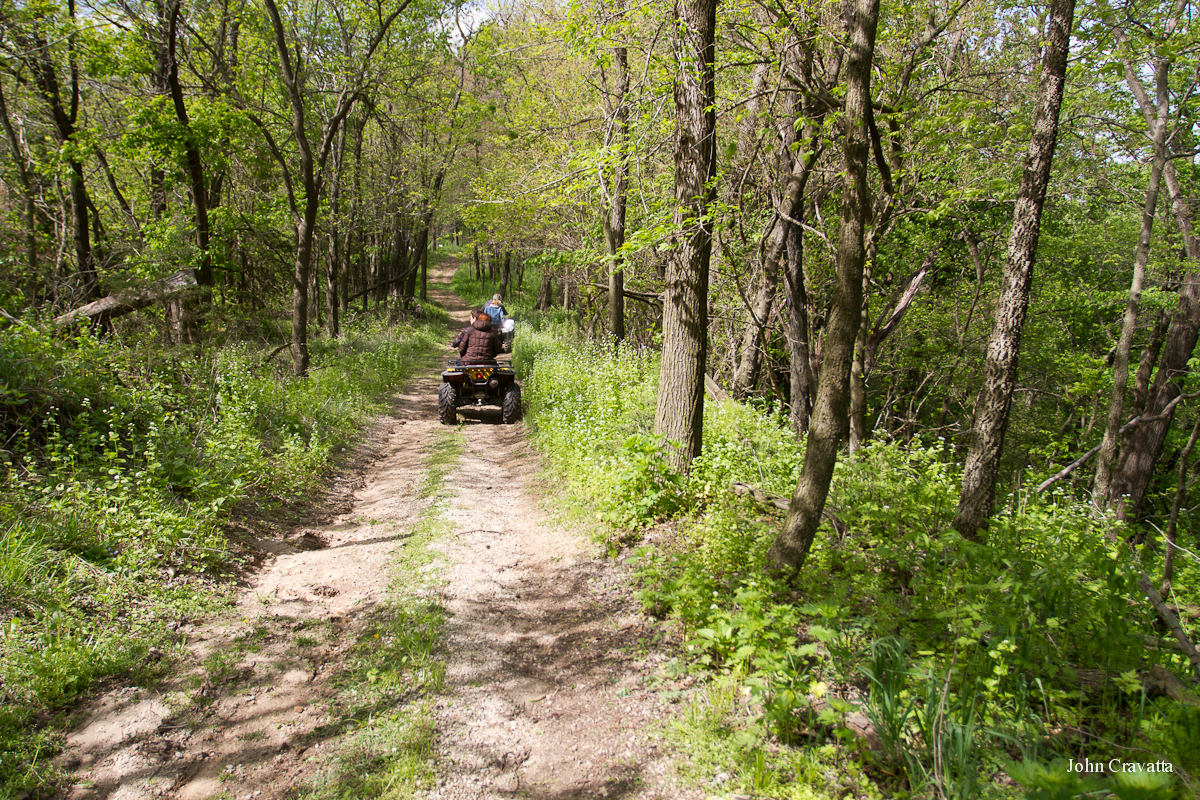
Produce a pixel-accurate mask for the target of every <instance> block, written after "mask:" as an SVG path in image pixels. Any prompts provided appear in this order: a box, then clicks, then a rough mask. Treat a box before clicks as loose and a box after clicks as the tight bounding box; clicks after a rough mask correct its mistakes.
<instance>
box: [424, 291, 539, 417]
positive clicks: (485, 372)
mask: <svg viewBox="0 0 1200 800" xmlns="http://www.w3.org/2000/svg"><path fill="white" fill-rule="evenodd" d="M454 344H455V345H457V347H458V354H459V359H458V360H457V361H451V362H450V363H449V364H448V365H447V368H446V370H445V371H443V372H442V385H441V388H439V389H438V419H439V420H440V421H441V422H442V424H443V425H454V424H456V422H457V421H458V414H457V411H458V408H459V407H460V406H467V405H474V406H483V405H498V406H500V409H501V410H500V419H501V421H502V422H503V423H504V424H505V425H511V424H512V423H514V422H516V421H517V420H518V419H520V417H521V387H520V386H518V385H517V374H516V372H514V371H513V368H512V365H511V364H509V363H507V362H497V361H496V356H497V355H499V354H500V338H499V336H498V335H497V334H496V332H495V331H494V330H492V320H491V317H490V316H489V315H488V314H487V313H483V312H481V313H479V314H476V315H475V319H474V321H473V322H472V323H471V324H470V325H469V326H467V327H466V328H463V330H462V332H461V333H459V335H458V337H457V338H456V339H455V340H454Z"/></svg>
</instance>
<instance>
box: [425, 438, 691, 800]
mask: <svg viewBox="0 0 1200 800" xmlns="http://www.w3.org/2000/svg"><path fill="white" fill-rule="evenodd" d="M463 431H464V433H465V434H466V436H467V441H468V447H467V452H466V453H465V454H464V455H463V456H462V458H461V459H460V461H459V465H458V469H457V470H456V471H455V472H454V473H453V474H452V475H450V476H448V478H447V484H448V488H451V489H452V490H453V491H454V494H453V496H452V498H451V500H450V502H449V506H448V508H446V510H445V511H443V516H445V517H446V518H447V519H449V520H450V521H451V523H452V526H453V530H454V534H453V535H452V536H451V537H449V538H448V539H447V540H445V541H444V542H443V543H442V545H441V549H442V550H443V552H444V553H445V555H446V564H447V566H446V568H445V573H444V574H445V577H446V579H447V586H446V588H445V590H444V592H443V598H444V602H445V604H446V607H447V609H448V611H449V612H450V614H451V616H450V618H449V621H448V623H447V626H446V638H447V648H448V649H449V652H450V663H449V668H448V681H447V682H448V684H449V690H448V691H449V696H448V697H447V698H444V699H443V700H441V701H440V702H439V703H438V704H437V712H436V719H437V728H438V735H439V745H440V751H441V752H440V755H441V758H440V761H439V769H440V770H441V772H442V775H441V777H440V778H439V782H438V786H437V787H435V788H434V789H433V790H431V791H430V792H429V793H428V794H427V797H429V798H468V797H471V798H473V797H494V796H504V795H512V794H514V793H517V794H519V796H521V797H531V798H569V797H580V798H583V797H597V798H604V797H608V798H612V797H686V796H690V795H689V794H688V793H686V792H683V791H682V790H680V789H679V788H678V787H676V786H674V785H673V782H672V780H671V769H670V760H669V759H668V758H667V756H666V755H665V754H664V752H663V750H662V745H661V744H660V743H659V742H658V741H657V739H656V735H655V732H656V731H657V730H658V724H657V723H656V722H655V720H657V719H659V718H660V717H661V716H662V715H663V714H664V704H663V703H661V702H660V700H659V698H658V695H657V694H656V693H654V692H651V691H649V690H648V689H647V687H646V686H645V681H646V675H647V673H648V672H653V671H654V668H655V666H656V664H657V662H658V660H660V659H661V658H662V656H661V655H659V654H658V653H657V652H654V649H653V642H652V641H651V640H652V638H653V629H652V628H651V627H650V626H649V625H648V624H647V623H646V621H645V620H643V619H642V618H641V617H640V615H639V614H638V612H637V608H636V604H635V603H633V602H632V600H631V599H630V597H629V589H628V585H627V576H625V575H624V574H623V573H622V570H621V569H620V568H619V567H618V566H617V565H615V564H613V563H612V562H609V561H605V560H603V559H601V558H599V557H598V554H597V547H596V545H595V544H594V543H592V542H590V541H588V540H586V539H584V538H582V537H580V536H579V535H577V534H574V533H572V532H570V531H568V530H565V529H563V528H560V527H557V526H554V525H551V524H548V522H547V520H546V518H545V515H544V513H543V512H542V511H541V509H540V508H539V506H538V503H537V501H536V498H537V496H538V494H539V492H538V491H537V478H536V475H537V472H538V469H539V465H538V461H537V458H536V456H535V454H534V453H533V452H532V451H531V449H530V447H529V446H528V445H527V444H526V443H525V442H524V440H523V439H522V436H521V430H520V428H519V427H516V428H506V427H501V426H495V425H488V424H486V423H485V424H472V423H470V422H467V423H465V424H464V425H463ZM697 796H699V795H697Z"/></svg>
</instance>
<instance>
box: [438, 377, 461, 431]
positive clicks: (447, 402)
mask: <svg viewBox="0 0 1200 800" xmlns="http://www.w3.org/2000/svg"><path fill="white" fill-rule="evenodd" d="M457 407H458V394H457V393H456V392H455V391H454V387H453V386H452V385H450V384H448V383H443V384H442V387H441V388H440V389H438V420H439V421H441V423H442V424H443V425H457V424H458V414H457Z"/></svg>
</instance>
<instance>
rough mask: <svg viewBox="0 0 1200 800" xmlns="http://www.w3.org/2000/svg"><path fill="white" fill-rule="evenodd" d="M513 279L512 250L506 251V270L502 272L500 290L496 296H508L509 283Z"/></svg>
mask: <svg viewBox="0 0 1200 800" xmlns="http://www.w3.org/2000/svg"><path fill="white" fill-rule="evenodd" d="M511 278H512V250H505V251H504V268H503V269H502V270H501V271H500V288H499V289H497V290H496V294H498V295H500V296H501V297H507V296H508V282H509V280H510V279H511Z"/></svg>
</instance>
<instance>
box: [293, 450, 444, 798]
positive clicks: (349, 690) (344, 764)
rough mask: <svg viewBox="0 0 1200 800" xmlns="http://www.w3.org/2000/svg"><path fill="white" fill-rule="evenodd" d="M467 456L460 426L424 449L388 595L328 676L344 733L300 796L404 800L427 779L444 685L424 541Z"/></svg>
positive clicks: (432, 557) (438, 526)
mask: <svg viewBox="0 0 1200 800" xmlns="http://www.w3.org/2000/svg"><path fill="white" fill-rule="evenodd" d="M463 451H464V441H463V435H462V433H461V432H460V431H459V430H458V429H457V428H441V429H439V430H438V431H437V435H436V438H435V439H434V441H433V442H432V443H430V445H429V446H428V447H427V449H426V454H425V464H426V473H425V480H424V482H423V483H422V484H421V487H420V489H419V490H418V491H419V495H420V497H422V498H426V499H429V500H430V505H429V507H428V509H427V510H426V512H425V514H424V515H423V516H422V517H421V520H420V521H419V522H418V523H417V524H416V525H414V527H413V529H412V531H411V534H410V536H409V537H408V538H407V539H406V543H405V546H404V547H399V548H396V558H395V561H394V564H393V574H394V579H393V581H392V587H391V592H392V596H391V597H389V598H388V600H387V602H385V603H384V604H382V606H381V607H380V608H379V609H378V610H376V611H374V612H372V614H371V616H370V618H369V619H368V621H367V623H366V625H365V627H364V628H363V629H362V631H361V632H360V634H359V637H360V638H359V641H358V643H357V644H356V645H355V647H354V648H353V649H352V650H351V652H350V654H349V657H348V658H347V660H346V667H345V669H344V670H343V671H342V672H341V673H340V674H339V675H338V676H337V677H335V678H334V684H335V686H336V688H337V694H336V696H335V697H334V698H333V699H332V700H331V701H330V716H331V717H333V718H334V719H335V720H336V721H335V722H333V723H331V726H332V727H333V729H332V730H330V729H326V730H318V731H317V732H316V734H317V735H321V736H328V735H341V736H342V737H343V738H342V740H341V743H340V746H339V748H338V751H337V753H336V754H335V755H334V756H333V757H332V758H331V759H330V761H329V763H328V764H327V765H326V766H325V768H324V769H323V770H322V772H321V774H320V775H319V776H318V777H317V778H316V779H315V780H313V781H312V782H311V783H310V784H309V785H308V786H307V787H304V788H303V789H302V790H300V791H299V792H298V793H297V794H296V797H297V798H298V800H334V799H335V798H350V797H354V798H359V797H371V798H381V799H383V800H404V799H405V798H410V797H413V796H414V795H415V794H416V792H417V791H418V790H419V789H421V788H422V787H425V786H428V785H429V783H430V781H431V780H432V779H433V775H434V772H433V759H434V755H435V750H434V735H435V729H434V724H433V713H432V708H431V703H432V702H433V698H434V696H435V695H437V694H439V693H440V692H441V691H442V689H443V684H444V680H445V674H446V653H445V649H444V647H443V643H442V624H443V621H444V619H445V610H444V609H443V608H442V606H441V604H440V603H439V602H438V600H437V597H438V594H437V592H436V586H437V585H438V583H439V581H440V578H439V576H438V558H439V556H438V555H437V554H436V553H435V551H434V550H433V549H431V547H430V545H431V544H432V543H434V542H435V541H437V540H438V539H440V538H441V537H442V536H444V535H446V534H447V533H448V532H449V530H450V527H449V523H448V522H447V521H446V520H445V519H444V518H443V517H442V516H441V511H442V509H443V508H444V507H445V503H446V500H447V498H448V494H447V492H446V489H445V484H444V478H445V476H446V475H447V474H449V472H450V470H451V468H452V467H453V465H454V464H455V463H457V461H458V459H459V457H460V456H461V455H462V453H463Z"/></svg>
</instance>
